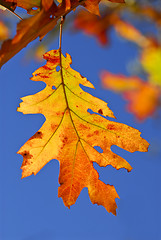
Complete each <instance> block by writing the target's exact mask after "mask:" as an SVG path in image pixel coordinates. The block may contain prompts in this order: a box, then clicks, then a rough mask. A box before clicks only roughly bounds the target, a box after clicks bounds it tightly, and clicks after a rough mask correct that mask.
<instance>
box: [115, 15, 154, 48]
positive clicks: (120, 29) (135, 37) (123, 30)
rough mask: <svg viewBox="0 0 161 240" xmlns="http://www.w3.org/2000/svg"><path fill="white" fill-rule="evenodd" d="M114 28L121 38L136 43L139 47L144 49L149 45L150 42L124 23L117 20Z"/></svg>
mask: <svg viewBox="0 0 161 240" xmlns="http://www.w3.org/2000/svg"><path fill="white" fill-rule="evenodd" d="M114 28H115V30H116V32H117V33H118V34H119V35H120V36H121V37H123V38H125V39H127V40H128V41H131V42H134V43H136V44H137V45H138V46H140V47H143V48H145V47H148V46H149V45H150V44H151V41H150V40H149V39H148V38H147V37H145V36H144V35H143V34H142V33H141V32H140V31H139V30H138V29H137V28H135V27H134V26H133V25H132V24H130V23H127V22H126V21H123V20H121V19H118V20H117V22H116V24H114Z"/></svg>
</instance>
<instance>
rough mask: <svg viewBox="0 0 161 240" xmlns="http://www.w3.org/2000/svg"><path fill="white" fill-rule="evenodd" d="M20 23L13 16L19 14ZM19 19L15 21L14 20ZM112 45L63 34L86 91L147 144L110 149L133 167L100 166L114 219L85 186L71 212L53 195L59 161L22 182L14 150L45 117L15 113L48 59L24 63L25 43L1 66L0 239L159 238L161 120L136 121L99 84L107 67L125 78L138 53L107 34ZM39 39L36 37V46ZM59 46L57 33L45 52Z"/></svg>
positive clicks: (34, 86) (157, 117)
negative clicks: (145, 148) (111, 192)
mask: <svg viewBox="0 0 161 240" xmlns="http://www.w3.org/2000/svg"><path fill="white" fill-rule="evenodd" d="M16 20H17V19H16ZM15 22H16V21H15ZM110 39H111V41H110V46H109V47H100V46H99V45H98V43H97V42H96V40H95V39H94V38H91V37H87V36H85V35H84V34H83V33H81V32H79V33H77V34H75V33H73V32H72V31H64V33H63V44H62V49H63V53H64V54H65V53H66V52H68V53H69V54H70V55H71V56H72V60H73V63H72V68H74V69H75V70H77V71H79V72H80V73H81V75H83V76H85V77H87V79H88V80H89V81H91V82H92V83H93V84H94V86H95V88H96V89H95V90H94V89H87V88H85V87H84V88H83V89H84V90H86V91H88V92H90V93H91V94H93V95H94V96H96V97H99V98H101V99H103V100H104V101H106V102H107V103H108V106H109V107H110V108H111V109H112V111H113V112H114V114H115V116H116V118H117V120H116V121H118V122H122V123H125V124H128V125H130V126H132V127H135V128H137V129H139V130H140V131H141V132H142V135H141V136H142V137H143V138H145V139H146V140H147V141H148V142H149V143H150V147H149V152H147V153H140V152H136V153H129V152H127V151H125V150H123V149H120V148H118V147H116V146H113V147H112V150H113V151H114V152H115V153H118V154H119V155H121V156H122V157H123V158H125V159H126V160H127V161H128V162H129V163H130V164H131V165H132V167H133V170H132V171H131V172H130V173H128V172H127V171H126V170H124V169H121V170H119V171H118V170H116V169H114V168H112V167H110V166H108V167H106V168H101V167H99V166H98V165H97V164H96V163H94V167H95V168H96V169H97V170H98V172H99V175H100V179H101V180H102V181H104V182H105V183H109V184H112V185H114V186H115V188H116V190H117V192H118V194H119V196H120V199H117V200H116V202H117V205H118V209H117V216H113V215H112V214H109V213H108V212H106V210H105V209H104V208H103V207H101V206H97V205H93V204H92V203H91V202H90V199H89V196H88V192H87V189H83V191H82V192H81V194H80V196H79V198H78V200H77V202H76V204H75V205H73V206H71V209H68V208H66V207H65V206H64V204H63V201H62V199H60V198H58V193H57V192H58V186H59V183H58V175H59V163H58V161H57V160H52V161H50V162H49V163H48V164H47V165H46V166H45V167H44V168H43V169H42V170H41V171H40V172H39V173H38V174H37V175H36V176H30V177H27V178H25V179H22V180H21V170H20V167H21V164H22V156H21V155H18V154H16V152H17V151H18V150H19V148H20V147H21V146H22V145H23V144H24V143H25V142H26V141H27V140H28V139H29V138H30V137H31V136H32V135H33V134H34V133H35V132H36V131H37V130H38V129H39V128H40V127H41V125H42V124H43V122H44V117H43V116H42V115H40V114H37V115H23V114H22V113H18V112H17V111H16V109H17V107H18V106H19V103H20V102H21V100H20V98H21V97H23V96H26V95H30V94H34V93H36V92H38V91H40V90H41V89H43V88H44V84H43V83H42V82H33V81H31V80H30V79H29V78H30V77H31V76H32V72H34V71H35V70H36V69H37V68H38V67H40V66H42V65H44V64H45V61H42V62H36V61H35V60H34V59H31V58H29V59H28V60H27V61H26V60H25V55H26V52H27V51H28V50H29V49H30V46H32V44H30V45H29V47H27V48H26V49H24V50H23V51H21V52H20V53H19V54H17V55H16V56H15V57H14V58H13V59H11V60H10V61H9V62H8V63H7V64H5V65H4V66H3V67H2V69H1V70H0V81H1V87H0V133H1V134H0V240H96V239H99V240H152V239H155V240H160V239H161V228H160V226H161V206H160V205H161V150H160V149H161V121H160V120H161V118H160V113H159V112H158V114H157V115H155V116H154V117H150V118H148V119H146V120H145V121H144V122H141V123H140V122H137V121H136V120H135V118H134V116H133V115H132V114H130V113H128V112H127V111H126V110H125V103H126V101H125V100H123V99H122V98H121V97H120V96H119V95H116V94H115V93H113V92H111V91H108V90H105V89H103V88H102V87H101V83H100V77H99V74H100V72H101V71H102V70H104V69H106V70H108V71H110V72H113V73H122V74H125V75H128V74H129V72H128V70H127V67H126V66H127V63H128V62H129V61H131V60H132V59H135V58H136V56H137V54H138V52H137V48H136V46H135V45H134V44H132V43H129V42H127V41H123V40H122V39H120V38H118V37H117V36H116V34H115V32H114V31H111V32H110ZM36 42H38V40H35V41H34V43H33V46H34V44H35V43H36ZM51 49H58V38H56V39H55V40H54V41H53V43H51V44H50V46H49V49H48V50H51Z"/></svg>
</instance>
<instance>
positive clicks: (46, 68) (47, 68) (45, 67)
mask: <svg viewBox="0 0 161 240" xmlns="http://www.w3.org/2000/svg"><path fill="white" fill-rule="evenodd" d="M43 68H44V69H45V70H51V68H49V67H47V66H46V65H45V66H43Z"/></svg>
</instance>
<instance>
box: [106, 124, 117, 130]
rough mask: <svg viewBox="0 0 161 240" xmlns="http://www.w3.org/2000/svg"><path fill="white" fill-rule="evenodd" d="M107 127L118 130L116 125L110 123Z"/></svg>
mask: <svg viewBox="0 0 161 240" xmlns="http://www.w3.org/2000/svg"><path fill="white" fill-rule="evenodd" d="M107 129H109V130H116V127H115V126H114V125H113V124H108V125H107Z"/></svg>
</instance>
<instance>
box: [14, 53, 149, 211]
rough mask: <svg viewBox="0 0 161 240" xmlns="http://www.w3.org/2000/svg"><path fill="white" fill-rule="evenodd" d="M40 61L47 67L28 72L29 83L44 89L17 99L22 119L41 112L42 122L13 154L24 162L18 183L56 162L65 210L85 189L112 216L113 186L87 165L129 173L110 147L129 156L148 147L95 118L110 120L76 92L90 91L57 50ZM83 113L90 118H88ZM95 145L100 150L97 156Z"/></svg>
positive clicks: (96, 102)
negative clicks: (53, 160)
mask: <svg viewBox="0 0 161 240" xmlns="http://www.w3.org/2000/svg"><path fill="white" fill-rule="evenodd" d="M60 56H61V58H60ZM44 58H45V59H46V60H47V64H46V65H45V66H43V67H40V68H39V69H38V70H36V71H35V72H34V73H33V77H32V80H33V81H43V82H45V83H46V87H45V88H44V89H43V90H42V91H41V92H38V93H36V94H35V95H31V96H26V97H23V98H22V100H23V102H22V103H21V104H20V107H19V108H18V111H20V112H23V113H24V114H29V113H41V114H43V115H44V116H45V118H46V121H45V123H44V124H43V126H42V127H41V128H40V129H39V131H38V132H37V133H35V135H33V136H32V137H31V138H30V139H29V140H28V141H27V142H26V143H25V144H24V146H22V147H21V149H20V150H19V152H18V153H19V154H21V155H22V156H23V158H24V159H23V163H22V167H21V168H22V178H24V177H27V176H30V175H31V174H36V173H38V172H39V171H40V169H41V168H42V167H44V166H45V165H46V164H47V163H48V162H49V161H50V160H52V159H57V160H58V161H59V163H60V175H59V183H60V187H59V190H58V196H59V197H62V199H63V201H64V204H65V206H67V207H70V206H71V205H72V204H74V203H75V201H76V199H77V198H78V196H79V194H80V192H81V190H82V189H83V188H84V187H87V188H88V193H89V196H90V199H91V201H92V203H97V204H98V205H103V206H104V207H105V208H106V210H107V211H109V212H112V213H113V214H116V207H117V206H116V203H115V198H118V194H117V193H116V190H115V188H114V187H113V186H110V185H106V184H105V183H103V182H102V181H101V180H99V175H98V173H97V171H96V170H95V169H94V167H93V162H96V163H98V164H99V165H100V166H107V165H112V166H113V167H115V168H116V169H120V168H126V169H127V170H128V171H130V170H131V169H132V167H131V166H130V164H129V163H128V162H126V161H125V160H124V159H123V158H122V157H120V156H118V155H117V154H115V153H113V152H112V151H111V146H112V145H117V146H119V147H120V148H123V149H125V150H127V151H130V152H134V151H147V148H148V145H149V144H148V143H147V141H146V140H144V139H142V138H141V137H140V132H139V131H138V130H136V129H134V128H132V127H129V126H127V125H124V124H121V123H117V122H114V121H110V120H107V119H106V118H103V117H102V116H101V115H103V116H108V117H112V118H114V115H113V113H112V111H111V110H110V109H109V108H108V107H107V103H105V102H104V101H102V100H100V99H98V98H96V97H93V96H92V95H90V94H89V93H87V92H84V91H83V90H82V89H81V87H80V84H81V85H83V86H86V87H91V88H93V85H92V84H91V83H90V82H89V81H88V80H87V79H86V78H84V77H82V76H81V75H80V74H79V73H78V72H76V71H75V70H73V69H72V68H71V67H70V64H71V62H72V61H71V57H70V55H69V54H66V57H64V56H63V55H62V54H61V55H60V52H59V50H52V51H50V52H48V53H46V54H45V55H44ZM58 66H61V68H60V70H58V69H57V67H58ZM89 109H91V110H92V111H93V112H94V113H95V114H91V113H89V111H88V110H89ZM98 113H99V114H100V115H99V114H98ZM95 146H100V147H101V148H102V150H103V153H99V152H98V151H97V150H96V149H95V148H94V147H95Z"/></svg>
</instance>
